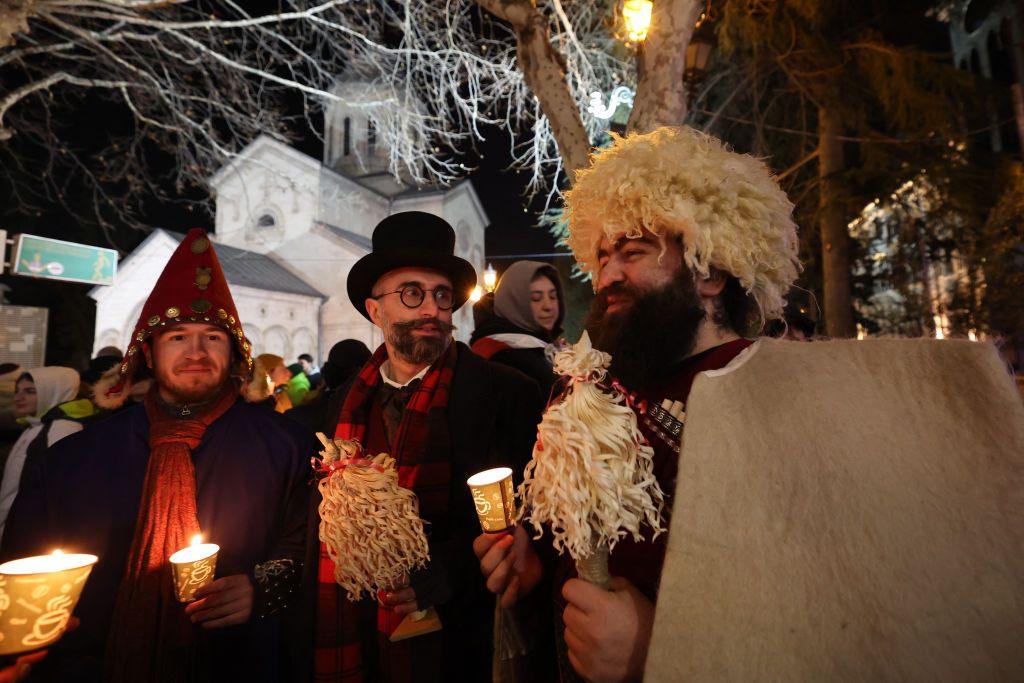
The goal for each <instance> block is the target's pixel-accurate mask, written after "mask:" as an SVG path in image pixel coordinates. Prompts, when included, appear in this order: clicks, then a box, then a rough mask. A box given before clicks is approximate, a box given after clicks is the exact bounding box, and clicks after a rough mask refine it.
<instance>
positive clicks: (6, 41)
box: [0, 0, 35, 47]
mask: <svg viewBox="0 0 1024 683" xmlns="http://www.w3.org/2000/svg"><path fill="white" fill-rule="evenodd" d="M34 4H35V0H0V47H10V46H11V45H13V44H14V36H15V35H16V34H18V33H28V18H29V16H30V15H31V14H32V10H33V9H34V8H33V5H34Z"/></svg>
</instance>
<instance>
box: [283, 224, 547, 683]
mask: <svg viewBox="0 0 1024 683" xmlns="http://www.w3.org/2000/svg"><path fill="white" fill-rule="evenodd" d="M454 244H455V233H454V230H453V229H452V227H451V226H450V225H449V224H448V223H447V222H446V221H444V220H443V219H441V218H439V217H437V216H433V215H430V214H426V213H421V212H405V213H399V214H395V215H392V216H390V217H388V218H386V219H385V220H384V221H382V222H381V224H380V225H378V226H377V228H376V229H375V230H374V233H373V252H372V253H371V254H369V255H367V256H365V257H363V258H362V259H360V260H359V261H358V262H356V264H355V265H354V266H353V268H352V270H351V271H350V273H349V277H348V295H349V300H350V301H351V302H352V304H353V306H354V307H355V308H356V310H358V311H359V312H360V313H361V314H363V315H364V316H365V317H366V318H368V319H369V320H371V321H372V322H373V323H374V324H375V325H376V326H378V327H379V328H380V329H381V331H382V332H383V334H384V344H382V345H381V346H380V347H379V348H378V349H377V350H376V351H375V352H374V354H373V356H372V357H371V358H370V359H369V360H368V361H367V362H366V364H365V365H364V366H363V367H362V369H361V370H360V371H359V372H358V373H357V375H356V376H355V378H354V379H353V380H352V381H351V382H350V383H349V386H348V387H346V388H343V389H341V390H339V391H340V392H343V393H341V394H339V396H343V397H344V400H342V401H340V409H339V412H338V413H337V414H336V415H334V416H332V417H330V418H329V419H328V420H327V422H328V424H327V425H325V427H327V429H325V431H326V432H327V433H328V434H330V435H331V436H336V437H338V438H345V439H353V438H356V439H359V441H360V443H361V444H362V446H363V449H364V453H365V454H366V455H367V456H371V455H376V454H378V453H382V452H386V453H389V454H390V455H391V456H392V457H393V458H394V459H395V461H396V467H397V469H398V472H399V477H400V481H401V482H402V486H404V487H406V488H408V489H410V490H411V491H412V492H413V493H415V494H416V497H417V501H418V511H419V515H420V517H422V518H423V519H424V520H425V521H426V522H427V529H428V530H429V532H428V542H429V546H430V562H429V564H428V565H427V566H426V567H425V568H423V569H421V570H415V571H413V572H411V573H410V575H409V577H408V580H407V582H406V583H404V584H403V585H399V586H396V587H394V588H393V589H392V590H390V591H386V592H382V594H381V595H379V596H377V599H376V600H371V599H364V600H360V601H357V602H353V601H349V600H348V599H347V598H346V595H345V591H344V590H343V589H342V588H341V587H340V586H339V585H338V583H337V582H336V581H335V579H334V576H335V567H334V564H333V562H332V561H331V558H330V557H329V556H328V554H327V552H326V551H325V550H321V552H320V558H319V571H318V572H312V571H309V570H310V569H312V568H313V564H314V563H313V558H309V559H308V560H307V564H306V567H307V577H308V579H309V581H310V584H307V585H308V586H309V587H310V589H311V590H310V591H309V592H307V593H306V600H307V601H308V602H309V604H312V605H313V606H315V612H316V621H315V637H314V638H311V639H310V641H311V642H315V647H316V654H315V656H313V654H312V653H310V661H311V662H314V663H315V669H316V671H315V675H316V680H324V681H328V680H349V678H348V677H349V676H361V677H362V680H368V681H369V680H373V681H381V682H403V683H404V682H406V681H440V680H458V681H490V680H491V672H492V652H493V629H492V626H493V623H494V618H495V611H494V610H495V602H494V597H493V596H492V595H491V594H490V593H489V592H488V591H487V589H486V586H485V584H484V580H483V577H482V575H481V574H480V571H479V569H478V563H477V560H476V557H475V555H474V554H473V548H472V542H473V539H474V538H475V537H476V536H477V535H478V534H479V533H480V523H479V519H478V517H477V512H476V506H475V504H474V502H473V498H472V496H471V494H470V490H469V487H468V486H467V485H466V479H467V478H468V477H470V476H471V475H473V474H476V473H477V472H480V471H482V470H485V469H489V468H492V467H498V466H508V467H510V468H512V470H513V471H514V472H516V473H517V474H518V475H521V473H522V471H523V468H524V466H525V465H526V462H527V461H528V460H529V458H530V456H531V453H532V450H533V444H534V441H535V436H536V425H537V423H538V422H539V420H540V413H541V407H542V402H541V397H540V394H539V391H538V390H537V386H536V383H535V382H533V381H531V380H530V379H529V378H528V377H526V376H524V375H523V374H522V373H520V372H517V371H515V370H512V369H510V368H508V367H504V366H502V365H499V364H497V363H490V362H488V361H486V360H483V359H482V358H480V357H479V356H477V355H476V354H474V353H473V352H472V351H470V349H469V348H468V347H467V346H466V345H464V344H461V343H458V342H455V341H454V340H453V338H452V330H453V329H454V326H453V325H452V314H453V312H454V311H455V310H457V309H458V308H459V307H460V306H461V305H463V304H464V303H465V302H466V300H467V299H468V297H469V293H470V291H471V290H472V288H473V286H474V285H475V284H476V273H475V272H474V270H473V267H472V265H471V264H469V263H468V262H466V261H464V260H463V259H461V258H458V257H456V256H454V254H453V251H454ZM318 526H319V518H318V517H317V518H315V521H313V520H311V524H310V528H311V530H312V529H315V528H317V527H318ZM317 579H319V580H317ZM314 583H315V590H313V589H312V584H314ZM429 607H433V608H435V609H436V611H437V613H438V614H439V615H440V620H441V624H442V629H441V630H440V631H436V632H433V633H428V634H424V635H419V636H416V637H414V638H410V639H408V640H402V641H400V642H391V640H390V638H389V636H390V635H391V634H392V633H393V627H394V626H397V624H398V622H399V621H401V619H402V618H403V617H404V616H405V615H407V614H410V613H412V612H413V611H416V610H421V609H426V608H429ZM304 612H306V610H299V612H298V613H299V614H302V613H304Z"/></svg>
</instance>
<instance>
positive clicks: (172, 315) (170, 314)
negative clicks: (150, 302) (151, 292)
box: [164, 306, 181, 318]
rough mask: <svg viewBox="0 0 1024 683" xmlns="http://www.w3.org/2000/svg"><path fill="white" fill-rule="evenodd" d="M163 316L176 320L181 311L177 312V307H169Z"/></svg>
mask: <svg viewBox="0 0 1024 683" xmlns="http://www.w3.org/2000/svg"><path fill="white" fill-rule="evenodd" d="M164 315H166V316H167V317H168V318H177V317H178V316H179V315H181V311H179V310H178V308H177V306H171V307H170V308H168V309H167V310H166V311H164Z"/></svg>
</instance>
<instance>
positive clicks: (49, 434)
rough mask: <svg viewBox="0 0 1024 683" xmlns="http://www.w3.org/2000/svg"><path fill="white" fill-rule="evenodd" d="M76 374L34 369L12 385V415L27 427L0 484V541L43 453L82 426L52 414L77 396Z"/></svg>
mask: <svg viewBox="0 0 1024 683" xmlns="http://www.w3.org/2000/svg"><path fill="white" fill-rule="evenodd" d="M79 381H80V380H79V376H78V373H77V372H75V371H74V370H72V369H71V368H64V367H59V366H52V367H45V368H34V369H32V370H29V371H28V372H26V373H23V374H22V375H21V376H20V377H19V378H18V382H17V384H16V385H15V392H14V415H15V417H19V418H22V419H23V420H24V421H25V422H27V423H28V425H29V427H28V429H26V430H25V432H24V433H23V434H22V435H21V437H19V438H18V440H17V441H16V442H15V443H14V446H12V447H11V452H10V454H9V455H8V456H7V462H5V463H4V472H3V479H2V480H0V538H2V537H3V530H4V526H5V525H6V523H7V515H8V514H9V513H10V511H11V506H12V505H13V504H14V499H15V498H16V497H17V495H18V491H19V490H20V489H21V485H22V484H23V483H26V482H27V481H28V480H29V478H30V477H32V476H35V475H36V474H37V473H38V472H39V470H40V468H41V467H42V462H43V459H44V457H45V453H46V449H47V448H49V447H50V446H52V445H53V444H55V443H57V442H58V441H60V440H61V439H63V438H64V437H65V436H68V435H70V434H74V433H75V432H79V431H81V430H82V425H81V423H79V422H76V421H75V420H70V419H67V417H66V416H65V415H64V413H63V412H61V411H60V410H54V408H57V407H58V406H59V405H60V404H62V403H65V402H67V401H71V400H74V398H75V397H76V396H77V395H78V385H79Z"/></svg>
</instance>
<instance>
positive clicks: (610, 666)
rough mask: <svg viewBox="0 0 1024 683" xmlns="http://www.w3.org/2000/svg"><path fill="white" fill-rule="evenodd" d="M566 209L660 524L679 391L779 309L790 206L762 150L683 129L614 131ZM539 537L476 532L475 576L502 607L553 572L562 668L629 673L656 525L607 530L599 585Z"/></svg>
mask: <svg viewBox="0 0 1024 683" xmlns="http://www.w3.org/2000/svg"><path fill="white" fill-rule="evenodd" d="M566 208H567V212H568V220H569V226H568V230H569V239H568V244H569V246H570V247H571V248H572V250H573V254H574V255H575V257H576V259H577V261H578V262H579V265H580V268H581V270H583V271H584V272H587V273H590V275H591V277H592V279H593V283H594V289H595V292H596V296H595V299H594V302H593V304H592V306H591V311H590V316H589V319H588V324H587V326H588V329H589V331H590V335H591V337H592V339H593V343H594V346H595V347H597V348H599V349H601V350H603V351H606V352H608V353H610V354H611V356H612V363H611V366H610V368H609V371H610V373H611V375H612V376H613V377H615V378H616V379H617V380H619V381H620V382H621V384H622V385H624V386H625V387H626V389H627V390H628V391H629V392H630V393H631V394H632V401H631V405H632V406H633V407H634V410H635V411H637V412H638V415H637V417H638V424H639V427H640V431H641V432H642V433H643V435H644V437H645V438H646V440H647V442H648V443H649V444H650V445H651V447H652V448H653V450H654V457H653V460H654V474H655V476H656V477H657V480H658V483H659V485H660V487H661V490H662V491H663V492H664V494H665V510H666V515H665V523H664V526H665V528H668V526H669V522H668V516H669V515H670V514H671V510H672V502H673V494H674V492H675V490H676V485H675V479H676V472H677V469H678V458H679V449H680V432H681V431H682V429H683V423H684V422H685V406H686V400H687V396H688V395H689V393H690V388H691V386H692V384H693V381H694V379H695V378H696V376H697V375H698V374H699V373H701V372H705V371H709V370H717V369H720V368H723V367H725V366H726V365H728V364H729V363H730V362H731V361H733V360H734V359H736V358H737V357H738V356H739V355H740V354H741V353H743V351H744V350H746V349H747V348H748V347H750V346H751V344H753V343H754V342H753V341H752V340H751V339H749V338H747V337H748V336H749V335H752V334H757V332H758V330H759V327H760V325H762V324H763V323H764V321H766V320H771V319H774V318H778V317H780V316H781V315H782V312H783V309H784V307H785V304H786V300H785V298H784V297H785V294H786V292H787V290H788V289H789V287H790V285H791V284H792V283H793V281H794V280H795V279H796V276H797V273H798V272H799V268H800V264H799V261H798V258H797V246H798V244H797V236H796V225H795V224H794V223H793V220H792V218H791V214H792V210H793V205H792V203H791V202H790V201H789V199H788V198H787V197H786V195H785V193H784V192H783V191H782V189H781V188H780V187H779V185H778V182H777V181H776V180H775V179H774V178H773V177H772V175H771V172H770V171H769V169H768V167H767V166H765V164H764V163H763V162H761V161H759V160H757V159H754V158H753V157H750V156H747V155H742V154H737V153H735V152H733V151H731V150H729V149H728V148H726V147H725V146H724V145H723V144H722V143H721V142H720V141H719V140H717V139H715V138H713V137H711V136H709V135H705V134H703V133H699V132H697V131H695V130H694V129H692V128H689V127H685V126H683V127H664V128H659V129H657V130H655V131H652V132H650V133H646V134H643V135H639V134H638V135H630V136H629V137H626V138H619V137H615V140H614V141H613V143H612V145H611V146H610V147H608V148H606V149H603V150H600V151H599V152H597V153H596V154H595V156H594V159H593V161H592V164H591V166H590V167H589V168H588V169H585V170H583V171H581V172H580V173H578V174H577V176H576V182H575V184H574V185H573V188H572V190H571V191H569V192H568V193H567V194H566ZM640 406H647V409H646V410H642V411H641V409H640ZM650 537H651V532H650V530H649V529H648V530H645V538H650ZM541 544H546V550H547V555H548V556H550V554H551V542H550V538H549V537H545V538H542V539H541V540H538V541H536V542H535V544H531V542H530V541H529V540H528V539H527V538H526V536H525V534H524V533H523V532H522V530H521V529H517V530H516V533H515V534H505V535H504V536H480V537H479V538H478V539H477V540H476V542H475V546H474V549H475V551H476V552H477V555H478V557H479V558H480V568H481V569H482V571H483V573H484V575H485V576H487V579H488V583H487V585H488V588H489V589H490V590H492V591H493V592H495V593H497V594H498V595H501V602H502V604H503V605H511V604H514V603H515V602H516V601H518V600H519V599H520V598H521V597H522V596H524V595H527V594H529V593H530V592H531V591H533V590H537V588H536V586H537V585H538V580H539V578H540V577H541V576H542V575H544V573H545V571H546V572H547V574H548V575H553V579H554V588H555V598H556V600H557V601H558V604H559V607H560V609H559V610H558V612H559V615H558V616H559V617H560V618H561V622H562V624H561V628H560V629H559V631H558V633H557V636H558V646H559V668H560V671H561V674H562V675H561V678H562V680H565V681H571V680H578V679H579V678H580V677H582V678H583V679H585V680H591V681H622V680H638V679H639V678H641V677H642V676H643V671H644V663H645V658H646V654H647V647H648V644H649V642H650V636H651V628H652V624H653V617H654V610H655V605H656V603H657V599H658V586H659V582H660V579H661V570H662V565H663V563H664V560H665V550H666V548H667V544H668V534H660V535H658V536H657V538H654V539H653V540H645V541H643V542H635V541H633V540H632V539H631V538H626V539H623V540H621V541H619V542H618V544H617V545H616V546H615V548H614V550H613V551H612V553H611V557H610V561H609V568H610V572H611V575H612V581H611V589H610V590H603V589H601V588H599V587H597V586H595V585H593V584H590V583H587V582H585V581H581V580H580V579H578V578H576V571H575V568H574V567H573V565H572V561H571V559H570V558H569V557H568V555H565V556H563V557H560V558H557V560H556V561H554V562H550V563H548V566H547V567H544V566H542V565H543V562H542V560H541V558H543V557H545V554H544V553H543V552H541V551H543V550H544V549H545V548H544V546H542V545H541Z"/></svg>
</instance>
